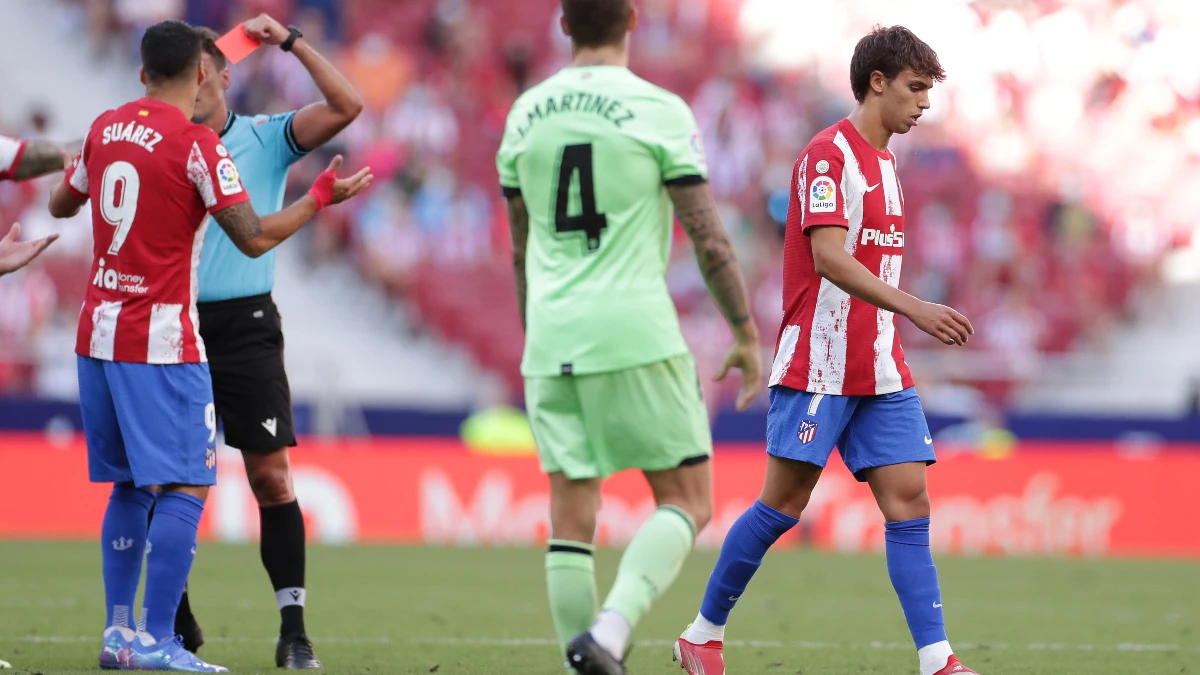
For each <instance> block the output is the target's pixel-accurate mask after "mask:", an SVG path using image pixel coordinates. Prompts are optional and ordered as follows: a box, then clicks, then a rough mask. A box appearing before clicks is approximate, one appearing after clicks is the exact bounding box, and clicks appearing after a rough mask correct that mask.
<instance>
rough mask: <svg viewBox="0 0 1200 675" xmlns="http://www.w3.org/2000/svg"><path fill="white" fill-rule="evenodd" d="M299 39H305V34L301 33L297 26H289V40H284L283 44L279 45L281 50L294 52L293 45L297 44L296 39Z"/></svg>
mask: <svg viewBox="0 0 1200 675" xmlns="http://www.w3.org/2000/svg"><path fill="white" fill-rule="evenodd" d="M299 37H304V33H302V32H300V29H299V28H296V27H295V26H288V39H286V40H284V41H283V44H281V45H279V48H280V49H282V50H283V51H285V52H290V51H292V45H294V44H296V38H299Z"/></svg>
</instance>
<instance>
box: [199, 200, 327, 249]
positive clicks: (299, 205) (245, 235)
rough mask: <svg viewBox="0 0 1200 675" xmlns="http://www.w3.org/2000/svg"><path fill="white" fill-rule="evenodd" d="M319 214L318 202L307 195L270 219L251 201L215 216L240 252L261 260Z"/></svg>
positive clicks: (222, 210) (219, 212) (223, 210)
mask: <svg viewBox="0 0 1200 675" xmlns="http://www.w3.org/2000/svg"><path fill="white" fill-rule="evenodd" d="M316 213H317V202H316V200H314V199H313V198H312V196H310V195H307V194H306V195H304V196H303V197H301V198H300V199H297V200H296V201H294V202H292V204H291V206H289V207H287V208H286V209H284V210H282V211H278V212H276V213H272V214H271V215H269V216H262V217H261V218H260V217H259V215H258V213H256V212H255V211H254V207H253V206H251V205H250V202H242V203H241V204H236V205H234V206H230V207H228V208H225V209H221V210H220V211H217V212H216V213H214V214H213V219H214V220H216V221H217V224H218V225H220V226H221V229H222V230H225V234H227V235H229V238H230V239H232V240H233V243H234V245H235V246H237V247H238V250H239V251H241V252H242V253H244V254H246V255H247V256H249V257H251V258H257V257H259V256H261V255H263V254H264V253H266V252H267V251H270V250H271V249H273V248H275V247H276V246H278V245H280V244H282V243H283V242H284V241H285V240H287V238H288V237H290V236H292V235H293V234H295V233H296V232H297V231H299V229H300V228H301V227H303V226H304V223H307V222H308V220H309V218H312V217H313V216H314V215H315V214H316Z"/></svg>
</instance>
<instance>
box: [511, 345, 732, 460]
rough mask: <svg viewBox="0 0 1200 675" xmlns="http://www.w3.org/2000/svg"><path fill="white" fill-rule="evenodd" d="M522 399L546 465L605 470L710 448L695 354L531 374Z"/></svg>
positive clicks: (690, 456)
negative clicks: (608, 368)
mask: <svg viewBox="0 0 1200 675" xmlns="http://www.w3.org/2000/svg"><path fill="white" fill-rule="evenodd" d="M525 405H526V408H527V410H528V412H529V423H530V426H531V427H532V428H533V437H534V440H535V441H536V442H537V450H538V458H539V459H540V460H541V463H542V470H543V471H545V472H546V473H557V472H560V471H561V472H562V473H563V474H565V475H566V477H567V478H570V479H573V480H574V479H581V478H606V477H608V476H609V475H611V474H614V473H616V472H618V471H622V470H624V469H641V470H643V471H663V470H666V469H674V468H676V467H678V466H681V465H684V464H688V463H692V462H699V461H703V460H705V459H708V458H709V457H711V456H712V433H711V430H710V429H709V425H708V411H707V410H706V409H705V407H704V399H703V397H702V396H701V393H700V380H699V378H698V377H697V375H696V363H695V361H693V360H692V356H691V354H683V355H680V356H676V357H672V358H669V359H667V360H665V361H659V362H657V363H652V364H649V365H646V366H639V367H637V368H629V369H627V370H618V371H615V372H611V373H598V374H595V375H567V376H562V377H530V378H526V379H525Z"/></svg>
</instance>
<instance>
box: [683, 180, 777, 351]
mask: <svg viewBox="0 0 1200 675" xmlns="http://www.w3.org/2000/svg"><path fill="white" fill-rule="evenodd" d="M667 189H668V190H669V191H670V194H671V201H673V202H674V203H675V212H676V213H677V214H678V215H679V222H680V223H681V224H682V225H683V229H684V231H685V232H687V234H688V237H690V238H691V240H692V245H693V246H695V248H696V261H697V262H698V263H700V272H701V273H702V274H703V275H704V281H705V283H707V284H708V290H709V292H710V293H712V296H713V299H714V300H716V301H717V306H718V307H720V308H721V313H722V314H724V315H725V319H726V320H727V321H729V326H730V327H731V328H733V333H734V335H735V336H736V337H737V339H738V341H739V342H745V341H753V340H757V339H758V331H757V329H756V328H755V325H754V322H753V321H752V320H751V318H750V297H749V294H748V293H747V292H746V284H745V282H744V281H743V280H742V271H741V269H740V268H739V267H738V262H737V257H736V256H735V255H734V252H733V242H732V241H730V240H729V235H728V234H726V232H725V228H723V227H721V219H720V217H719V216H718V215H717V205H716V204H715V203H714V202H713V197H712V192H711V191H709V189H708V184H707V183H699V184H695V185H669V186H668V188H667Z"/></svg>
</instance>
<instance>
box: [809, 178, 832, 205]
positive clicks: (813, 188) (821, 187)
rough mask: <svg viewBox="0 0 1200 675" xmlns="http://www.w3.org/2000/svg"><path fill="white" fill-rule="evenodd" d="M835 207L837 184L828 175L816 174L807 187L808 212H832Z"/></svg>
mask: <svg viewBox="0 0 1200 675" xmlns="http://www.w3.org/2000/svg"><path fill="white" fill-rule="evenodd" d="M836 209H837V184H836V183H834V182H833V179H832V178H830V177H829V176H817V177H816V178H814V179H813V182H812V185H810V186H809V188H808V212H809V213H833V212H834V211H835V210H836Z"/></svg>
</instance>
